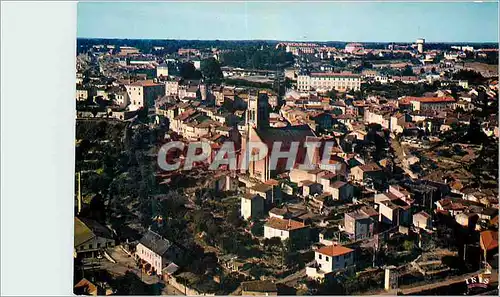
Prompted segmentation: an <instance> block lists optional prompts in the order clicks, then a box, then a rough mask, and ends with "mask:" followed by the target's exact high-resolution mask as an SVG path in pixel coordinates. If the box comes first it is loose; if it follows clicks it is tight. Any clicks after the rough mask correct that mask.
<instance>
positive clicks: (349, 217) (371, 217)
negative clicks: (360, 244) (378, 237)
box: [344, 206, 378, 240]
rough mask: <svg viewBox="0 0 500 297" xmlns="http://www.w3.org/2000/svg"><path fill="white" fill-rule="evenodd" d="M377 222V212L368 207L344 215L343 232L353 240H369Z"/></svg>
mask: <svg viewBox="0 0 500 297" xmlns="http://www.w3.org/2000/svg"><path fill="white" fill-rule="evenodd" d="M377 221H378V212H377V211H376V210H375V209H373V208H371V207H368V206H365V207H362V208H360V209H358V210H355V211H353V212H350V213H345V214H344V231H345V232H346V233H347V234H348V235H349V237H350V238H353V239H354V240H359V239H365V238H371V237H372V236H373V234H374V232H375V228H376V223H377Z"/></svg>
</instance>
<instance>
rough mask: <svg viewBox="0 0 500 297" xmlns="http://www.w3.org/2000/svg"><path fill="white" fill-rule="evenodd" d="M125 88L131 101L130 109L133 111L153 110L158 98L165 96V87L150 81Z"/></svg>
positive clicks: (138, 82)
mask: <svg viewBox="0 0 500 297" xmlns="http://www.w3.org/2000/svg"><path fill="white" fill-rule="evenodd" d="M125 88H126V89H127V94H128V97H129V99H130V105H129V109H130V110H131V111H134V110H138V109H140V108H149V107H151V108H152V107H154V103H155V100H156V99H157V98H158V97H163V96H165V85H163V84H157V83H154V82H152V81H148V80H144V81H137V82H134V83H132V84H128V85H125Z"/></svg>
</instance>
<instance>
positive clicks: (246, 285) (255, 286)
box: [241, 280, 278, 296]
mask: <svg viewBox="0 0 500 297" xmlns="http://www.w3.org/2000/svg"><path fill="white" fill-rule="evenodd" d="M241 295H243V296H276V295H278V288H277V287H276V284H275V283H274V282H272V281H269V280H254V281H248V282H242V283H241Z"/></svg>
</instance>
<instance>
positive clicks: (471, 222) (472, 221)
mask: <svg viewBox="0 0 500 297" xmlns="http://www.w3.org/2000/svg"><path fill="white" fill-rule="evenodd" d="M478 218H479V217H478V215H477V214H476V213H471V212H462V213H459V214H457V215H455V221H457V223H458V224H460V225H462V226H463V227H466V228H473V227H474V226H475V225H476V223H477V221H478Z"/></svg>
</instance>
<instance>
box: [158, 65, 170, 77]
mask: <svg viewBox="0 0 500 297" xmlns="http://www.w3.org/2000/svg"><path fill="white" fill-rule="evenodd" d="M160 76H163V77H167V76H168V65H167V64H160V65H158V66H157V67H156V77H160Z"/></svg>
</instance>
